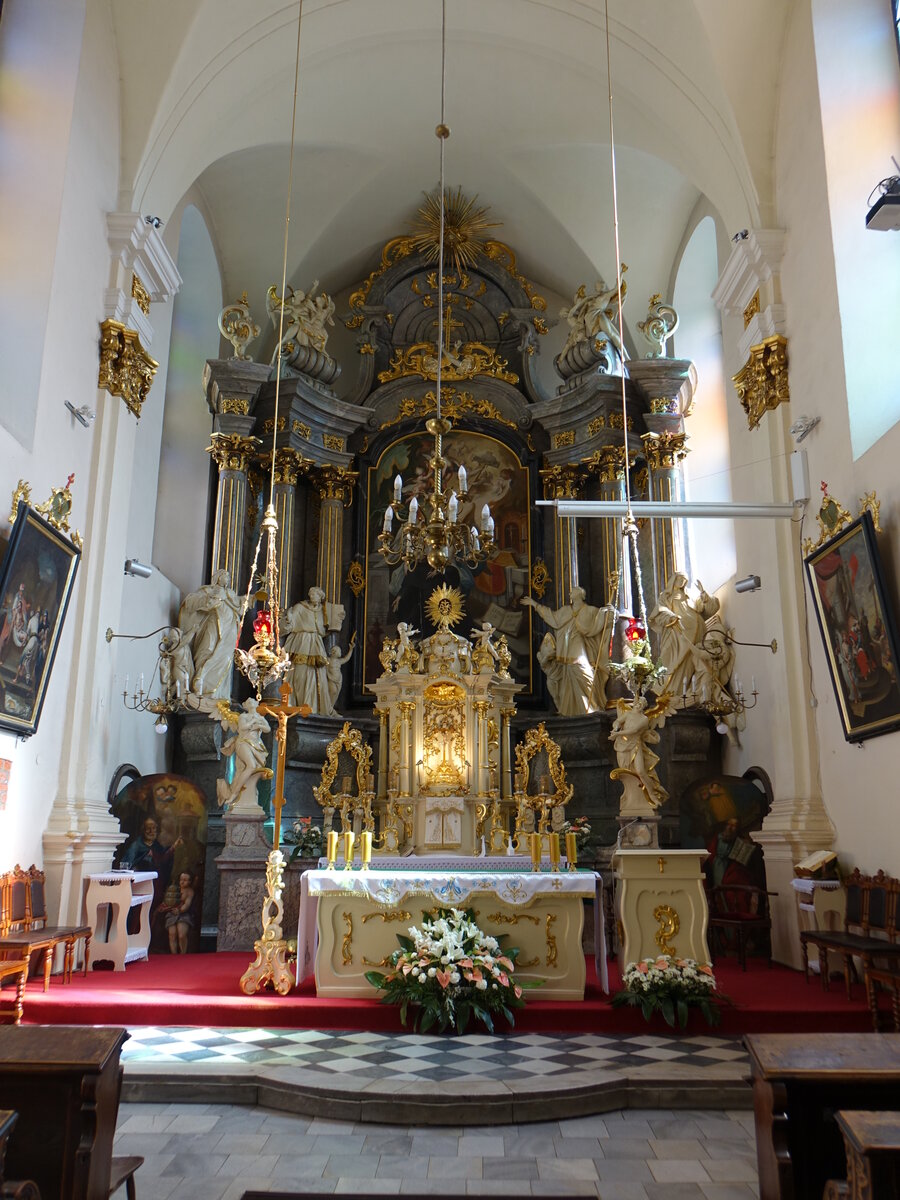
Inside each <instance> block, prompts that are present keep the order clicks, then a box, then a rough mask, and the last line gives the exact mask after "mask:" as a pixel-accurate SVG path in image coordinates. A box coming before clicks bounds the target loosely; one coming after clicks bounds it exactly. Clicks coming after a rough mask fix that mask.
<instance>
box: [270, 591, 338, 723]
mask: <svg viewBox="0 0 900 1200" xmlns="http://www.w3.org/2000/svg"><path fill="white" fill-rule="evenodd" d="M343 623H344V606H343V605H342V604H330V603H328V602H327V601H326V600H325V593H324V592H323V591H322V589H321V588H320V587H311V588H310V589H309V595H308V599H306V600H301V601H300V603H299V604H294V605H293V606H292V607H291V608H289V609H287V610H286V611H285V612H283V613H282V614H281V639H282V643H283V645H284V648H285V650H286V651H287V652H288V654H289V655H290V656H291V668H290V670H289V671H288V673H287V676H286V678H287V680H288V683H289V684H290V685H291V704H308V705H309V707H310V708H311V709H312V711H313V712H314V713H326V714H327V713H331V712H333V711H334V703H333V701H332V699H331V687H330V684H329V677H328V662H329V655H328V653H327V651H326V649H325V636H326V634H328V633H329V632H334V631H336V630H339V629H340V628H341V626H342V625H343ZM338 690H340V689H338Z"/></svg>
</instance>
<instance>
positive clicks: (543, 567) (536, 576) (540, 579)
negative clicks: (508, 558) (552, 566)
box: [530, 558, 552, 600]
mask: <svg viewBox="0 0 900 1200" xmlns="http://www.w3.org/2000/svg"><path fill="white" fill-rule="evenodd" d="M530 582H531V594H532V596H537V598H538V600H541V599H542V598H543V595H544V592H545V591H546V590H547V585H548V584H550V583H551V582H552V576H551V575H550V572H549V571H548V570H547V564H546V563H545V562H544V560H543V559H542V558H536V559H535V560H534V562H533V563H532V564H531V581H530Z"/></svg>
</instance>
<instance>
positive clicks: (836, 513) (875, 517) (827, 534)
mask: <svg viewBox="0 0 900 1200" xmlns="http://www.w3.org/2000/svg"><path fill="white" fill-rule="evenodd" d="M819 487H820V490H821V492H822V503H821V504H820V505H819V511H818V512H817V513H816V523H817V524H818V526H819V536H818V537H817V538H816V540H815V541H813V539H812V538H804V539H803V553H804V554H812V552H813V551H814V550H818V549H819V547H820V546H824V545H825V543H826V542H827V541H829V540H830V539H831V538H833V537H834V536H835V534H837V533H840V531H841V530H842V529H843V528H844V526H845V525H849V524H850V522H851V521H852V520H853V517H851V515H850V513H849V512H848V511H847V509H846V508H844V506H843V504H841V503H840V502H839V501H838V500H835V498H834V496H831V495H829V493H828V484H827V483H826V482H825V480H824V479H823V480H822V482H821V484H820V485H819ZM864 512H868V513H869V514H870V515H871V517H872V524H873V525H874V527H875V532H876V533H881V531H882V530H881V521H880V516H881V501H880V500H879V499H878V496H877V495H876V493H875V492H866V494H865V495H864V496H861V497H860V500H859V512H858V513H857V516H858V517H861V516H862V515H863V513H864Z"/></svg>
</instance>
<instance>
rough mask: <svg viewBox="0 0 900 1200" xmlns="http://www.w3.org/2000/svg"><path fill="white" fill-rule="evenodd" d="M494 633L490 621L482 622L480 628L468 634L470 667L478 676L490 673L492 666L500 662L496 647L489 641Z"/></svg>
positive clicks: (494, 630)
mask: <svg viewBox="0 0 900 1200" xmlns="http://www.w3.org/2000/svg"><path fill="white" fill-rule="evenodd" d="M496 632H497V631H496V629H494V626H493V625H492V624H491V623H490V621H482V622H481V628H480V629H476V630H475V632H474V633H471V634H469V638H470V640H471V642H472V666H473V667H474V668H475V670H476V671H477V672H478V673H479V674H483V673H485V672H487V673H490V672H491V671H493V669H494V664H495V663H499V661H500V654H499V652H498V650H497V647H496V646H495V645H494V643H493V642H492V641H491V634H493V633H496Z"/></svg>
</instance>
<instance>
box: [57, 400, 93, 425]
mask: <svg viewBox="0 0 900 1200" xmlns="http://www.w3.org/2000/svg"><path fill="white" fill-rule="evenodd" d="M63 404H65V406H66V408H67V409H68V410H69V412H70V413H71V414H72V416H73V417H74V418H75V420H76V421H77V422H78V423H79V424H80V425H83V426H84V427H85V429H89V428H90V424H91V421H93V419H94V417H95V416H96V415H97V414H96V413H95V412H94V411H93V410H92V409H90V408H89V407H88V406H87V405H86V404H82V406H81V408H76V407H75V405H74V404H73V403H72V402H71V400H64V401H63Z"/></svg>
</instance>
